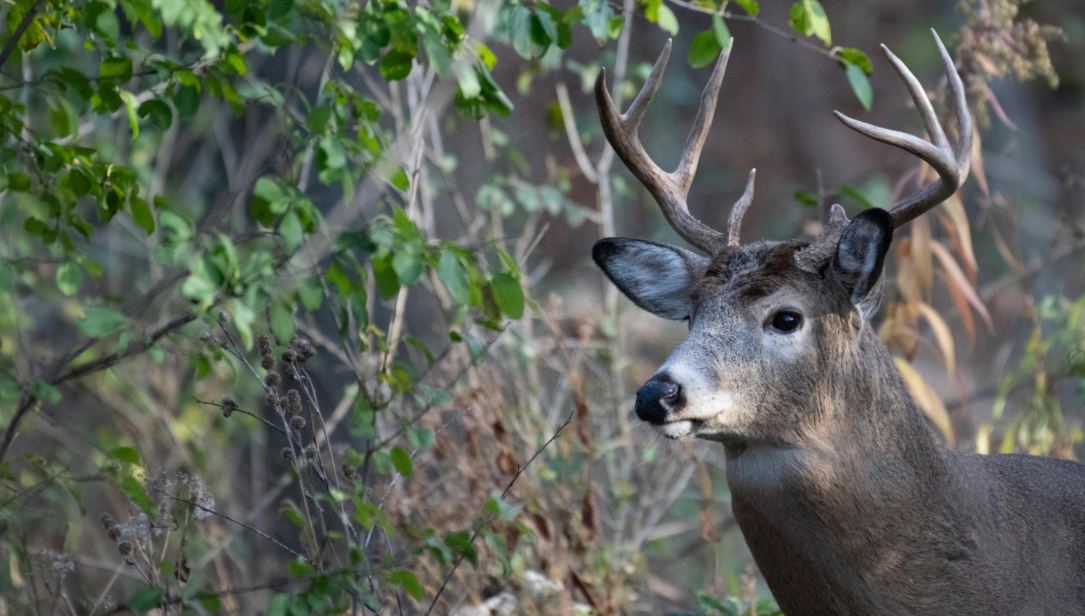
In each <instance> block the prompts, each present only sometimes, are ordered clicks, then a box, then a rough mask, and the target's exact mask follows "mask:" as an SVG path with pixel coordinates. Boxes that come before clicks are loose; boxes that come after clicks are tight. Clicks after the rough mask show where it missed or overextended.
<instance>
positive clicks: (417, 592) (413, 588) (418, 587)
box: [388, 569, 425, 601]
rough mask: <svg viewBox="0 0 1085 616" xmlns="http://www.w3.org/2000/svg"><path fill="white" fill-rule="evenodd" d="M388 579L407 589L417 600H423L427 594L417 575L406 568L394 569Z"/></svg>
mask: <svg viewBox="0 0 1085 616" xmlns="http://www.w3.org/2000/svg"><path fill="white" fill-rule="evenodd" d="M388 581H389V582H391V583H392V584H394V585H396V586H399V587H400V588H402V589H403V590H405V591H407V594H408V595H410V596H411V597H413V598H414V600H415V601H421V600H422V597H423V595H425V590H423V589H422V584H421V582H419V581H418V578H417V577H415V575H414V574H413V573H411V572H410V571H407V570H406V569H400V570H398V571H393V572H392V574H391V575H389V576H388Z"/></svg>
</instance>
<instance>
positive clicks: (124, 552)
mask: <svg viewBox="0 0 1085 616" xmlns="http://www.w3.org/2000/svg"><path fill="white" fill-rule="evenodd" d="M117 551H118V552H120V553H121V556H128V555H129V554H131V553H132V542H131V541H121V542H120V543H118V544H117Z"/></svg>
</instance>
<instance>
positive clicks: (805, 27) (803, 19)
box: [788, 0, 833, 45]
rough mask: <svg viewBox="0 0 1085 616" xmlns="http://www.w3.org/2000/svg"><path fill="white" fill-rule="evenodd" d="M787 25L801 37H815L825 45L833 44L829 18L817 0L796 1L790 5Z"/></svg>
mask: <svg viewBox="0 0 1085 616" xmlns="http://www.w3.org/2000/svg"><path fill="white" fill-rule="evenodd" d="M788 23H789V24H790V25H791V29H792V30H794V31H795V32H798V33H799V34H802V35H803V36H815V37H817V38H819V39H821V41H822V42H823V43H825V44H826V45H832V44H833V37H832V32H831V29H830V27H829V18H828V16H827V15H825V9H824V8H822V6H821V3H820V2H818V0H798V1H797V2H795V3H794V4H792V5H791V12H790V15H789V17H788Z"/></svg>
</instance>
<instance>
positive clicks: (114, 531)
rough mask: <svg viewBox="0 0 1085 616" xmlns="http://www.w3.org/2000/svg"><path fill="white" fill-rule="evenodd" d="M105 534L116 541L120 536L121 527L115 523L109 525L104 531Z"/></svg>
mask: <svg viewBox="0 0 1085 616" xmlns="http://www.w3.org/2000/svg"><path fill="white" fill-rule="evenodd" d="M106 534H107V535H109V538H110V539H112V540H113V541H116V540H118V539H120V538H121V527H120V526H116V525H114V526H110V527H109V530H107V531H106Z"/></svg>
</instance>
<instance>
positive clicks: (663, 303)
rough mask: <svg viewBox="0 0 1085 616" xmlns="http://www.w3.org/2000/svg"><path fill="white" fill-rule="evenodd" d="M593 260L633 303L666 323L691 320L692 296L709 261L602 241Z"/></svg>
mask: <svg viewBox="0 0 1085 616" xmlns="http://www.w3.org/2000/svg"><path fill="white" fill-rule="evenodd" d="M591 256H592V258H593V259H595V262H596V263H597V264H598V265H599V267H600V268H601V269H602V270H603V273H605V274H606V275H607V278H610V280H611V282H613V283H614V285H615V286H617V287H618V289H619V290H620V291H621V292H622V293H624V294H625V296H626V297H628V298H629V299H631V300H633V303H634V304H636V305H638V306H640V307H641V308H643V309H645V310H647V311H648V312H651V313H652V314H654V315H657V316H660V317H663V318H664V319H672V320H675V321H680V320H682V319H686V318H688V317H689V311H690V306H689V294H690V290H691V289H692V288H693V285H694V284H695V283H696V282H697V281H698V280H700V279H701V276H703V275H704V272H705V269H706V268H708V258H707V257H702V256H701V255H698V254H695V253H692V252H690V251H688V250H682V249H681V248H675V247H674V246H667V245H666V244H657V243H655V242H648V241H645V240H633V239H627V238H620V237H611V238H607V239H604V240H599V241H598V242H596V243H595V246H593V247H592V250H591Z"/></svg>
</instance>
